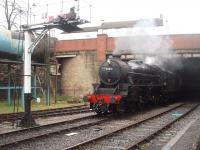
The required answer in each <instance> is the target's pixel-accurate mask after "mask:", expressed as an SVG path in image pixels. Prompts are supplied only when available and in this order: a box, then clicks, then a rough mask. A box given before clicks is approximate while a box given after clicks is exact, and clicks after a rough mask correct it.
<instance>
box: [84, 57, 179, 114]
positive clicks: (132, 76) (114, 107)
mask: <svg viewBox="0 0 200 150" xmlns="http://www.w3.org/2000/svg"><path fill="white" fill-rule="evenodd" d="M99 78H100V83H96V84H94V85H93V87H94V91H93V93H92V94H88V95H87V96H85V97H84V99H85V100H87V101H89V103H90V108H91V109H92V110H94V111H96V112H97V113H98V114H105V113H110V112H111V113H113V112H126V111H133V110H136V109H138V108H143V107H144V105H146V104H164V103H166V102H167V101H168V100H169V99H170V98H172V97H173V96H175V95H176V94H177V91H178V90H179V88H180V85H181V79H180V78H179V76H178V75H176V74H175V73H172V72H170V71H167V70H164V69H162V68H161V67H159V66H156V65H148V64H145V63H144V62H142V61H139V60H129V61H122V60H121V59H119V58H115V57H114V58H109V59H107V60H106V61H104V62H103V63H102V64H101V66H100V68H99Z"/></svg>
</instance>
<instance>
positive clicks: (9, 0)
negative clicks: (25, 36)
mask: <svg viewBox="0 0 200 150" xmlns="http://www.w3.org/2000/svg"><path fill="white" fill-rule="evenodd" d="M2 1H3V2H2V3H1V7H2V8H3V10H4V15H5V19H6V23H7V29H8V30H11V28H12V27H13V26H15V27H17V23H16V18H17V16H18V15H20V14H21V12H22V9H21V7H20V5H19V4H18V3H16V1H15V0H2Z"/></svg>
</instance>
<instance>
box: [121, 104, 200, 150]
mask: <svg viewBox="0 0 200 150" xmlns="http://www.w3.org/2000/svg"><path fill="white" fill-rule="evenodd" d="M198 106H199V104H197V105H195V106H194V107H192V108H191V109H190V110H189V111H187V112H186V113H184V114H183V115H181V116H180V117H178V118H176V119H175V120H173V121H171V122H169V123H168V124H166V125H165V126H163V127H162V128H161V129H159V130H157V131H155V132H153V133H152V134H150V135H149V136H147V137H144V138H143V139H141V140H140V141H138V142H137V143H135V144H132V145H129V146H128V147H126V148H125V149H126V150H132V149H137V148H139V145H141V144H142V143H145V142H146V141H149V140H151V139H152V138H153V137H154V136H156V135H157V134H159V133H161V132H162V131H164V130H165V129H167V128H169V127H170V126H171V125H173V124H174V123H175V122H177V121H179V120H180V119H182V118H184V117H185V116H187V115H188V114H189V113H191V112H192V111H194V110H195V109H196V108H197V107H198Z"/></svg>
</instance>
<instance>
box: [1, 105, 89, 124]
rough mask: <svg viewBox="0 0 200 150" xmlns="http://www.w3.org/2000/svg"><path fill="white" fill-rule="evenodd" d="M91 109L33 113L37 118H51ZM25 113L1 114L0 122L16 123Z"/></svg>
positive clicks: (81, 107) (48, 110)
mask: <svg viewBox="0 0 200 150" xmlns="http://www.w3.org/2000/svg"><path fill="white" fill-rule="evenodd" d="M89 111H90V110H89V107H87V106H86V105H81V106H74V107H65V108H56V109H47V110H39V111H33V112H32V115H33V116H34V117H35V118H39V117H50V116H58V115H62V114H63V115H68V114H75V113H82V112H89ZM23 114H24V113H23V112H20V113H10V114H9V113H8V114H0V122H3V121H15V120H17V119H20V118H21V117H22V116H23Z"/></svg>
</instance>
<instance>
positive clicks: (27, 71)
mask: <svg viewBox="0 0 200 150" xmlns="http://www.w3.org/2000/svg"><path fill="white" fill-rule="evenodd" d="M24 35H25V47H24V93H27V94H28V93H31V52H28V48H29V46H30V45H31V34H30V33H29V31H25V33H24Z"/></svg>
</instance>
